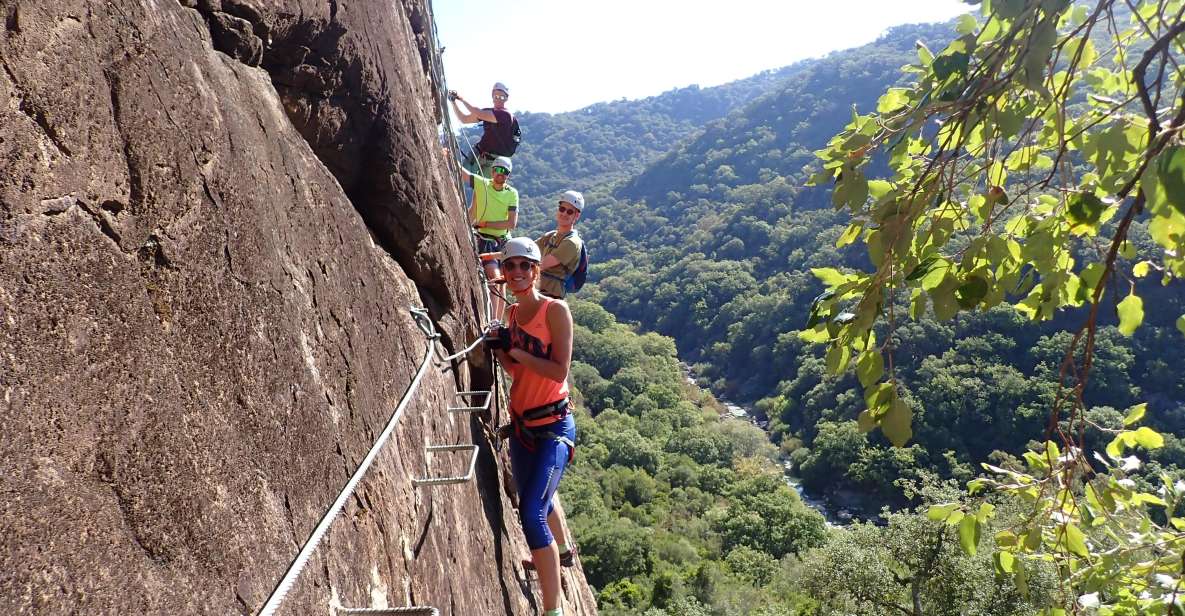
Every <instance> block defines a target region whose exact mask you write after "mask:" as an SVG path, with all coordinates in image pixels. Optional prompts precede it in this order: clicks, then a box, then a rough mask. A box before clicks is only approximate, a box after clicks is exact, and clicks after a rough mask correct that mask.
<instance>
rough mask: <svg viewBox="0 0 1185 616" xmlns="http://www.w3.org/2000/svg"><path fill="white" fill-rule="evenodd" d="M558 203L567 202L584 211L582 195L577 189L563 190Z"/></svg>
mask: <svg viewBox="0 0 1185 616" xmlns="http://www.w3.org/2000/svg"><path fill="white" fill-rule="evenodd" d="M560 203H569V204H571V205H572V207H574V208H576V209H578V210H580V211H581V212H583V211H584V195H582V194H580V192H579V191H575V190H565V191H564V194H562V195H560Z"/></svg>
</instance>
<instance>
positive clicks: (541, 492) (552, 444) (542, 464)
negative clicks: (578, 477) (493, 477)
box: [510, 415, 576, 550]
mask: <svg viewBox="0 0 1185 616" xmlns="http://www.w3.org/2000/svg"><path fill="white" fill-rule="evenodd" d="M535 431H536V433H542V432H544V431H549V432H552V433H554V434H557V435H560V436H565V437H567V438H569V439H571V440H572V442H576V420H574V419H573V418H572V416H571V415H568V416H567V417H565V418H564V419H563V420H561V421H557V422H555V423H554V424H551V425H550V426H545V427H542V428H536V430H535ZM567 466H568V446H567V445H565V444H563V443H561V442H559V441H556V440H552V439H549V438H544V437H542V436H540V437H538V438H536V439H535V451H529V450H527V448H526V447H523V445H522V443H520V442H518V438H516V437H513V436H512V437H510V468H511V472H512V473H513V474H514V484H515V487H517V488H518V513H519V520H520V521H521V522H522V525H523V534H525V535H526V536H527V546H529V547H530V548H531V549H532V550H538V549H540V548H545V547H547V546H549V545H551V542H552V540H553V538H552V536H551V529H550V528H548V527H547V515H548V514H549V513H551V510H552V506H551V497H552V496H553V495H554V494H555V491H556V488H558V487H559V486H560V478H561V477H563V476H564V469H565V468H566V467H567Z"/></svg>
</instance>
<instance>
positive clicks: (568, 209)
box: [559, 205, 580, 216]
mask: <svg viewBox="0 0 1185 616" xmlns="http://www.w3.org/2000/svg"><path fill="white" fill-rule="evenodd" d="M559 210H560V212H561V213H563V214H567V215H569V216H575V215H576V212H579V211H580V210H578V209H576V208H574V207H564V206H562V205H561V206H560V207H559Z"/></svg>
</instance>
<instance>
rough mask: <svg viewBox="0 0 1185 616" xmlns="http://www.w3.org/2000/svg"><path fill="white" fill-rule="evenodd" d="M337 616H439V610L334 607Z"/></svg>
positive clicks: (425, 608)
mask: <svg viewBox="0 0 1185 616" xmlns="http://www.w3.org/2000/svg"><path fill="white" fill-rule="evenodd" d="M333 611H334V613H336V614H337V615H338V616H363V615H366V616H395V615H399V616H404V615H407V614H410V615H412V616H440V610H438V609H436V608H434V607H341V606H338V607H335V608H333Z"/></svg>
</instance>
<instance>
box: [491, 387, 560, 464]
mask: <svg viewBox="0 0 1185 616" xmlns="http://www.w3.org/2000/svg"><path fill="white" fill-rule="evenodd" d="M568 406H569V405H568V398H564V399H563V400H560V401H558V402H553V403H551V404H545V405H543V406H538V407H535V408H533V409H528V410H526V411H524V412H523V414H522V415H521V416H519V415H515V414H514V413H511V414H510V424H508V425H507V426H505V427H508V428H510V430H503V429H501V428H500V429H499V430H498V435H499V437H502V436H503V435H504V434H506V433H509V432H513V434H514V437H515V439H516V440H517V441H518V442H519V444H520V445H522V446H523V447H524V448H525V449H526V450H527V451H532V452H533V451H535V449H536V442H537V441H538V440H539V439H544V440H549V441H558V442H560V443H563V444H565V445H567V446H568V463H569V464H570V463H571V462H572V461H573V460H575V459H576V443H575V442H573V441H572V439H570V438H568V437H566V436H563V435H561V434H556V433H554V432H552V431H551V430H548V429H547V428H548V427H549V426H552V425H554V424H555V423H556V422H558V421H562V420H563V419H564V418H565V417H567V416H568ZM540 422H543V423H540ZM506 435H507V436H508V434H506Z"/></svg>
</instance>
